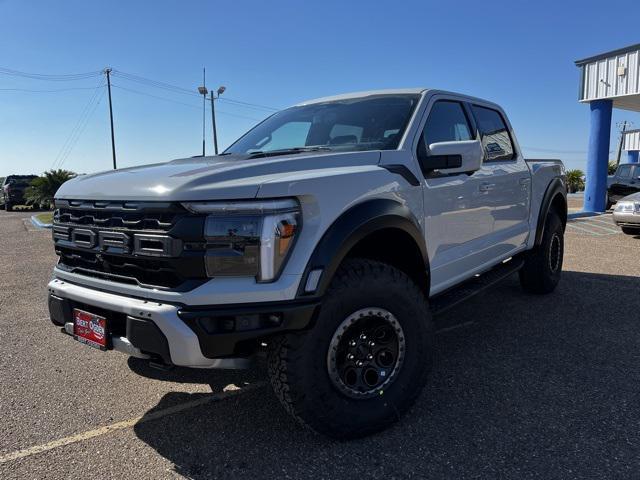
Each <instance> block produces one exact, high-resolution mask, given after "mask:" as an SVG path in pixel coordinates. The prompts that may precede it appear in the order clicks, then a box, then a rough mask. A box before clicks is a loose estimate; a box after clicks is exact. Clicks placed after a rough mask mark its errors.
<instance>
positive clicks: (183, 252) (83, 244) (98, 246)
mask: <svg viewBox="0 0 640 480" xmlns="http://www.w3.org/2000/svg"><path fill="white" fill-rule="evenodd" d="M53 223H54V226H53V239H54V243H55V248H56V253H57V254H58V255H59V257H60V259H59V263H58V267H59V268H60V269H62V270H65V271H69V272H74V273H78V274H81V275H86V276H90V277H94V278H102V279H106V280H110V281H114V282H118V283H126V284H132V285H139V286H141V287H147V288H163V289H177V290H188V289H191V288H194V287H195V286H196V285H199V284H201V283H202V282H204V281H205V280H206V272H205V267H204V250H203V249H202V248H199V245H202V241H203V228H204V217H202V216H199V215H194V214H191V213H190V212H188V211H187V210H186V209H185V208H184V207H182V206H181V205H180V204H178V203H168V202H98V201H87V200H81V201H80V200H78V201H75V200H56V211H55V214H54V222H53Z"/></svg>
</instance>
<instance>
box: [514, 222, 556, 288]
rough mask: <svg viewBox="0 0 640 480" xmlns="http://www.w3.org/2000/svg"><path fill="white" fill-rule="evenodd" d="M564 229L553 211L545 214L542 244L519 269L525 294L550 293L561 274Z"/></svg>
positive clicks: (532, 251)
mask: <svg viewBox="0 0 640 480" xmlns="http://www.w3.org/2000/svg"><path fill="white" fill-rule="evenodd" d="M563 258H564V228H563V226H562V221H561V220H560V217H559V216H558V214H557V213H556V212H555V211H553V210H552V211H550V212H549V213H548V214H547V219H546V222H545V226H544V234H543V236H542V242H541V243H540V245H538V246H537V247H535V248H534V249H533V250H531V252H529V255H528V256H527V259H526V260H525V263H524V266H523V267H522V268H521V269H520V285H522V288H523V289H524V290H525V291H526V292H531V293H551V292H553V291H554V290H555V288H556V286H557V285H558V282H559V281H560V276H561V274H562V260H563Z"/></svg>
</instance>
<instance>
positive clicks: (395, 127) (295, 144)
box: [224, 94, 420, 154]
mask: <svg viewBox="0 0 640 480" xmlns="http://www.w3.org/2000/svg"><path fill="white" fill-rule="evenodd" d="M419 99H420V95H415V94H414V95H408V94H402V95H401V94H395V95H394V94H383V95H372V96H368V97H360V98H352V99H346V100H338V101H332V102H325V103H314V104H311V105H302V106H298V107H292V108H288V109H286V110H283V111H281V112H278V113H276V114H275V115H272V116H271V117H269V118H267V119H266V120H265V121H264V122H262V123H261V124H259V125H257V126H256V127H255V128H253V129H252V130H250V131H249V132H248V133H247V134H245V135H244V136H243V137H241V138H240V139H239V140H238V141H237V142H236V143H234V144H233V145H231V146H230V147H229V148H228V149H227V150H225V152H224V153H225V154H231V153H235V154H260V153H268V152H275V151H287V150H291V149H294V150H297V151H304V150H305V149H313V148H317V149H321V150H325V149H326V150H338V151H348V150H392V149H395V148H397V147H398V143H399V142H400V138H401V137H402V134H403V133H404V129H405V128H406V126H407V124H408V123H409V119H410V117H411V114H412V113H413V110H414V109H415V106H416V105H417V103H418V100H419Z"/></svg>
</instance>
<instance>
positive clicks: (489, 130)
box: [471, 105, 514, 162]
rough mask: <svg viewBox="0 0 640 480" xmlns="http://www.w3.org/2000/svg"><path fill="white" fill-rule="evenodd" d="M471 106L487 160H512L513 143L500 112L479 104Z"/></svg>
mask: <svg viewBox="0 0 640 480" xmlns="http://www.w3.org/2000/svg"><path fill="white" fill-rule="evenodd" d="M471 108H472V110H473V116H474V117H475V118H476V123H477V125H478V131H479V132H480V138H481V140H482V148H484V152H485V158H486V161H489V162H491V161H494V162H495V161H499V160H512V159H513V158H514V148H513V143H512V142H511V135H510V134H509V130H508V129H507V126H506V124H505V123H504V119H503V118H502V115H500V112H498V111H496V110H492V109H490V108H485V107H480V106H478V105H473V106H472V107H471Z"/></svg>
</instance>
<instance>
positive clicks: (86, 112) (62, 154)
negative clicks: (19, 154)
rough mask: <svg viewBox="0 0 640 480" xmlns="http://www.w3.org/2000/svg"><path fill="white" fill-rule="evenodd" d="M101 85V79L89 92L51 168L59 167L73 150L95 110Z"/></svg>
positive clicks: (102, 83) (102, 85)
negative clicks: (91, 91) (87, 98)
mask: <svg viewBox="0 0 640 480" xmlns="http://www.w3.org/2000/svg"><path fill="white" fill-rule="evenodd" d="M103 87H104V82H103V80H102V79H101V80H100V83H98V85H97V86H96V87H94V89H93V93H92V94H91V97H90V98H89V101H88V102H87V103H86V105H85V106H84V108H83V109H82V111H81V113H80V117H79V118H78V121H77V122H76V123H75V125H74V126H73V128H72V129H71V132H70V133H69V135H68V136H67V138H66V140H65V142H64V143H63V144H62V147H61V148H60V151H59V152H58V154H57V155H56V157H55V159H54V161H53V164H52V165H51V168H52V169H53V168H60V167H61V166H62V164H63V163H64V161H65V160H66V159H67V158H68V156H69V154H70V153H71V150H73V148H74V147H75V144H76V143H77V141H78V138H79V137H80V135H81V134H82V132H83V131H84V129H85V128H86V124H87V123H88V119H89V117H90V116H91V114H92V113H93V112H94V111H95V108H96V107H97V105H98V103H99V100H98V97H99V94H100V89H103ZM102 94H104V89H103V90H102ZM92 107H93V108H92Z"/></svg>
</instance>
